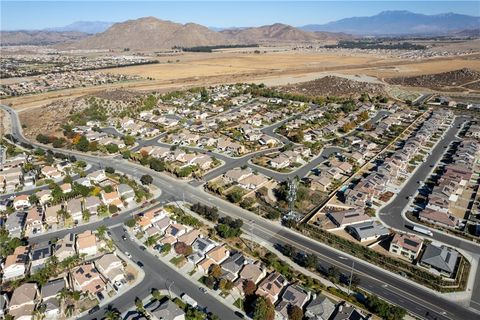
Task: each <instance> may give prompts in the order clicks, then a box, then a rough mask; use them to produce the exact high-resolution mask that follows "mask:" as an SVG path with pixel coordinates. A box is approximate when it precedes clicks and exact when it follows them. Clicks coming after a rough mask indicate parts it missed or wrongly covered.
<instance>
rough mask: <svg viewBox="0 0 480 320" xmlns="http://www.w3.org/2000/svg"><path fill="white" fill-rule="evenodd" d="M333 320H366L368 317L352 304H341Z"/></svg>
mask: <svg viewBox="0 0 480 320" xmlns="http://www.w3.org/2000/svg"><path fill="white" fill-rule="evenodd" d="M330 319H331V320H366V319H367V318H366V317H365V316H364V315H362V314H361V313H360V312H358V310H357V309H355V308H354V307H352V306H344V305H340V306H339V307H338V308H337V310H336V312H334V315H333V317H331V318H330Z"/></svg>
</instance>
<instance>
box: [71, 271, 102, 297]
mask: <svg viewBox="0 0 480 320" xmlns="http://www.w3.org/2000/svg"><path fill="white" fill-rule="evenodd" d="M72 280H73V281H72V282H73V287H74V289H75V290H79V291H82V292H85V293H88V294H90V295H92V296H95V295H97V294H98V293H101V292H102V291H104V290H105V287H106V284H105V282H104V281H103V280H102V278H101V277H100V273H99V272H98V270H97V269H96V268H95V266H94V265H93V263H88V264H85V265H82V266H79V267H77V268H75V269H74V270H73V271H72Z"/></svg>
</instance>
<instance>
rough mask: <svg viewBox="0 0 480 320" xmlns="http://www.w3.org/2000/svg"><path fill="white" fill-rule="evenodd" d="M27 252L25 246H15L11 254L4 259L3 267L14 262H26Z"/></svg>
mask: <svg viewBox="0 0 480 320" xmlns="http://www.w3.org/2000/svg"><path fill="white" fill-rule="evenodd" d="M27 252H28V249H27V247H26V246H20V247H17V248H15V251H14V252H13V254H11V255H9V256H7V258H6V259H5V265H4V267H3V269H6V268H8V267H10V266H12V265H14V264H17V263H18V264H25V263H26V262H27Z"/></svg>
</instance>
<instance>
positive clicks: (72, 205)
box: [67, 198, 83, 222]
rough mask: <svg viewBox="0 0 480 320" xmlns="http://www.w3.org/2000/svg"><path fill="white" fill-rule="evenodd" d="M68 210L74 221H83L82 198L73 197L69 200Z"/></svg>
mask: <svg viewBox="0 0 480 320" xmlns="http://www.w3.org/2000/svg"><path fill="white" fill-rule="evenodd" d="M67 211H68V212H69V213H70V215H71V217H72V219H73V221H75V222H80V221H82V217H83V211H82V199H81V198H80V199H78V198H75V199H71V200H69V201H68V202H67Z"/></svg>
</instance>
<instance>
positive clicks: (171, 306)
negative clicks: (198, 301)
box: [148, 300, 185, 320]
mask: <svg viewBox="0 0 480 320" xmlns="http://www.w3.org/2000/svg"><path fill="white" fill-rule="evenodd" d="M148 312H150V313H151V314H152V315H153V316H155V317H156V318H157V319H165V320H169V319H175V318H176V317H178V316H181V315H184V314H185V312H183V310H182V309H180V308H179V307H178V306H177V305H176V304H175V302H172V301H171V300H167V301H166V302H164V303H162V304H161V305H159V306H157V307H153V306H152V307H151V308H149V309H148Z"/></svg>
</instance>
